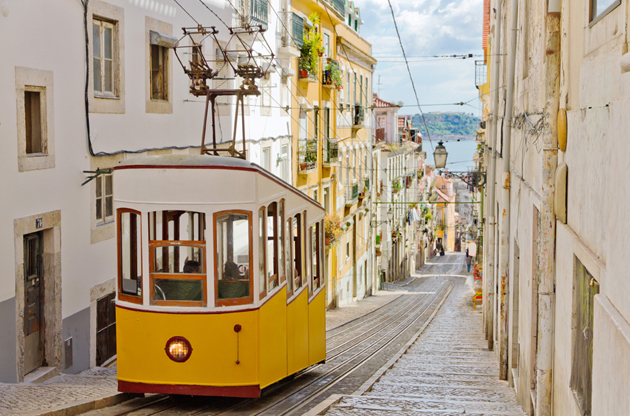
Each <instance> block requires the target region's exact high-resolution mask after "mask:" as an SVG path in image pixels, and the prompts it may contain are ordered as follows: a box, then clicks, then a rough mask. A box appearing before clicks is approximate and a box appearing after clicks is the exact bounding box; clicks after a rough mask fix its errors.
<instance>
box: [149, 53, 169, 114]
mask: <svg viewBox="0 0 630 416" xmlns="http://www.w3.org/2000/svg"><path fill="white" fill-rule="evenodd" d="M167 71H168V48H165V47H164V46H159V45H151V99H152V100H161V101H168V72H167Z"/></svg>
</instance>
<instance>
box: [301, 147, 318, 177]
mask: <svg viewBox="0 0 630 416" xmlns="http://www.w3.org/2000/svg"><path fill="white" fill-rule="evenodd" d="M298 156H299V161H300V162H299V166H298V167H299V170H300V172H306V171H309V170H312V169H315V168H317V140H300V141H299V154H298Z"/></svg>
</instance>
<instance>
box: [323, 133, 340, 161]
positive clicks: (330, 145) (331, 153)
mask: <svg viewBox="0 0 630 416" xmlns="http://www.w3.org/2000/svg"><path fill="white" fill-rule="evenodd" d="M338 164H339V145H338V144H337V143H335V142H333V141H332V139H328V140H327V141H326V147H325V148H324V167H327V168H330V167H333V166H337V165H338Z"/></svg>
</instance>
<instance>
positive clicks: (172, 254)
mask: <svg viewBox="0 0 630 416" xmlns="http://www.w3.org/2000/svg"><path fill="white" fill-rule="evenodd" d="M205 249H206V242H205V214H204V213H200V212H189V211H157V212H152V213H150V214H149V256H150V259H149V261H150V263H149V264H150V272H151V303H152V304H155V305H166V306H204V305H206V292H207V291H206V284H207V283H206V282H207V281H206V256H205Z"/></svg>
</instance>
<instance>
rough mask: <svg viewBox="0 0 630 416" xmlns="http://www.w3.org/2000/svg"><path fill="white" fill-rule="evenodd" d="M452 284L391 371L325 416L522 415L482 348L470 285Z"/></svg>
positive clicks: (493, 359) (490, 355)
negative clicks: (450, 290)
mask: <svg viewBox="0 0 630 416" xmlns="http://www.w3.org/2000/svg"><path fill="white" fill-rule="evenodd" d="M454 256H455V255H454ZM462 274H463V273H462ZM453 279H454V281H455V285H456V286H455V289H454V290H453V292H452V293H451V295H450V297H449V298H448V300H447V301H446V302H445V303H444V305H443V306H442V309H441V310H440V312H439V313H438V314H437V315H436V317H435V318H434V320H433V322H432V323H431V324H430V325H429V327H428V328H427V329H426V330H425V332H424V333H423V334H422V335H421V336H420V337H419V338H418V339H417V340H416V342H415V343H414V344H412V345H411V347H410V348H409V349H408V350H407V351H406V353H405V354H403V355H402V356H401V357H400V359H398V361H397V362H396V363H395V364H394V365H393V367H391V368H390V369H389V370H387V371H386V372H385V373H384V374H383V376H382V377H380V379H379V380H378V381H377V382H376V383H375V384H374V385H372V388H371V389H369V391H367V392H365V393H363V395H360V396H359V395H350V396H348V395H347V396H343V397H342V398H341V400H340V401H338V402H337V403H336V404H335V405H333V406H332V407H331V408H330V409H329V410H328V411H327V412H326V415H329V416H351V415H352V416H354V415H361V416H376V415H393V414H405V415H418V416H433V415H435V416H437V415H439V416H449V415H462V414H466V415H477V416H490V415H503V416H524V415H525V413H524V412H523V410H522V408H521V406H520V405H518V404H517V402H516V397H515V395H514V390H513V389H511V388H510V387H509V386H508V385H507V382H504V381H500V380H499V378H498V375H499V365H498V361H497V360H496V357H495V355H494V353H493V352H491V351H488V350H487V349H486V348H485V347H486V346H487V343H486V342H485V341H484V339H483V336H482V333H481V324H482V322H481V313H480V312H476V311H474V310H473V309H472V307H471V303H470V299H471V295H472V291H471V289H470V282H467V281H466V280H465V279H463V278H453Z"/></svg>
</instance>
